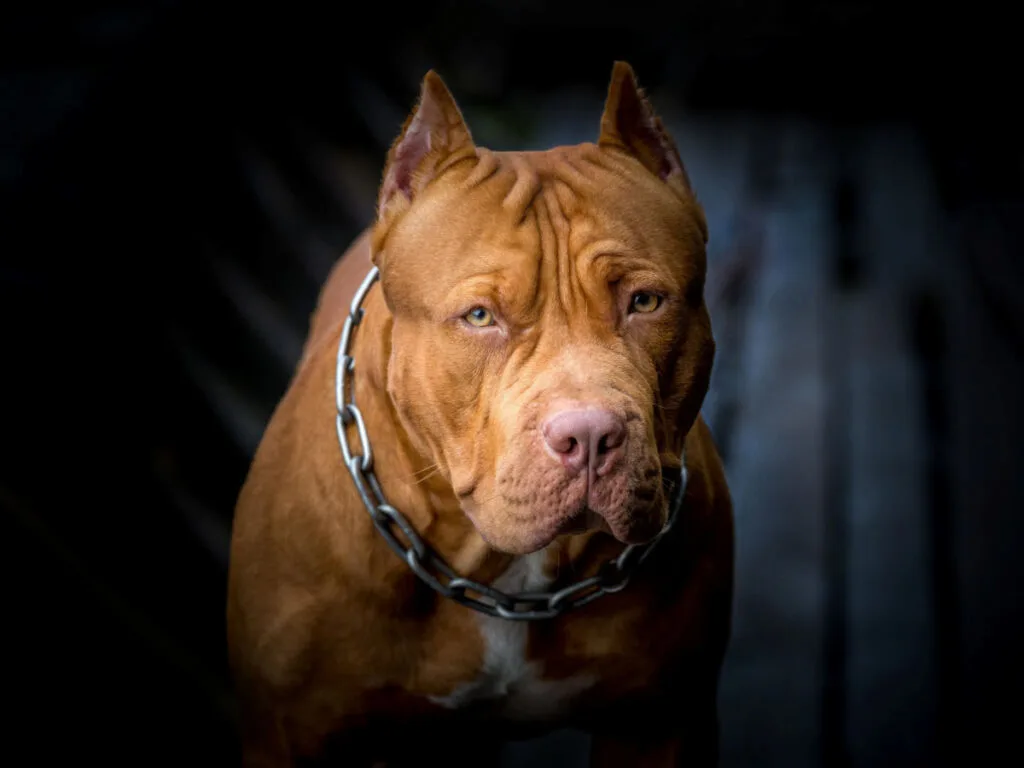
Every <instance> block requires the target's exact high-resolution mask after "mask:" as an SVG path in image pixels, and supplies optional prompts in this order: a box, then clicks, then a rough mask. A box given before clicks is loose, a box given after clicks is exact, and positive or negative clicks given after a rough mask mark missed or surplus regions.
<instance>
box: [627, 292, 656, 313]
mask: <svg viewBox="0 0 1024 768" xmlns="http://www.w3.org/2000/svg"><path fill="white" fill-rule="evenodd" d="M660 306H661V296H659V295H658V294H656V293H649V292H648V291H637V292H636V293H634V294H633V298H631V299H630V300H629V311H630V312H642V313H644V314H647V313H650V312H653V311H654V310H656V309H657V308H658V307H660Z"/></svg>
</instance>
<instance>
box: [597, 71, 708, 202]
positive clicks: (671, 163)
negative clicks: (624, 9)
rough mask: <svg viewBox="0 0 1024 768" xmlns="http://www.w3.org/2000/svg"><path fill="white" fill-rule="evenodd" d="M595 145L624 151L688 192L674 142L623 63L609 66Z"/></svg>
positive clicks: (681, 163) (634, 77) (684, 173)
mask: <svg viewBox="0 0 1024 768" xmlns="http://www.w3.org/2000/svg"><path fill="white" fill-rule="evenodd" d="M597 143H598V145H599V146H602V147H617V148H619V149H624V150H626V151H627V152H629V153H630V154H631V155H633V157H635V158H636V159H637V160H639V161H640V162H641V163H643V164H644V166H646V167H647V168H648V169H649V170H650V171H651V172H652V173H654V174H655V175H657V176H658V177H659V178H660V179H662V180H663V181H668V182H673V181H678V182H680V183H681V184H682V185H683V187H685V188H686V189H687V190H690V178H689V177H688V176H687V175H686V169H685V168H684V167H683V161H682V159H681V158H680V157H679V150H678V149H676V144H675V142H674V141H673V140H672V137H671V136H669V135H668V131H666V130H665V126H664V125H663V124H662V122H661V118H659V117H658V116H657V115H656V114H654V109H653V108H652V107H651V104H650V102H649V101H648V100H647V97H646V96H644V93H643V91H641V90H640V87H639V86H638V85H637V82H636V75H634V74H633V68H632V67H631V66H629V64H627V63H626V62H624V61H616V62H615V64H614V66H613V67H612V79H611V83H610V84H609V86H608V98H607V100H606V101H605V105H604V114H603V115H601V135H600V137H599V138H598V140H597ZM690 191H692V190H690Z"/></svg>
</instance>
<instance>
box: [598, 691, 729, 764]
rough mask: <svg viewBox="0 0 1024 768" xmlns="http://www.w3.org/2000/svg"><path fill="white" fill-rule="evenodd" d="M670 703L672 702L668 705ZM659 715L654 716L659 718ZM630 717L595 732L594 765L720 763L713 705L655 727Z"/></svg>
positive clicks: (716, 721) (715, 714) (716, 723)
mask: <svg viewBox="0 0 1024 768" xmlns="http://www.w3.org/2000/svg"><path fill="white" fill-rule="evenodd" d="M666 706H671V705H666ZM657 719H658V718H657V717H656V716H654V717H652V720H657ZM638 722H640V719H639V718H637V719H633V718H631V719H630V722H629V723H628V724H626V723H624V724H623V725H622V726H621V727H619V728H608V727H604V728H601V729H600V730H599V731H597V732H595V733H594V734H593V739H592V741H591V747H590V766H591V768H623V767H624V766H629V767H630V768H634V766H635V768H684V766H685V768H715V767H716V766H717V765H718V717H717V711H716V710H715V708H714V707H711V708H710V710H705V711H704V712H703V713H701V714H700V715H697V716H694V715H680V717H679V719H678V720H677V721H675V722H673V723H671V724H669V725H662V726H660V727H656V728H652V727H649V726H641V725H638V724H637V723H638Z"/></svg>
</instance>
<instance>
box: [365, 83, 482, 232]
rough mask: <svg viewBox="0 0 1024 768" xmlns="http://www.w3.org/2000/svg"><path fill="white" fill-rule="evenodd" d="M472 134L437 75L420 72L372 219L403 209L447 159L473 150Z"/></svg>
mask: <svg viewBox="0 0 1024 768" xmlns="http://www.w3.org/2000/svg"><path fill="white" fill-rule="evenodd" d="M475 151H476V150H475V148H474V146H473V137H472V136H471V135H470V133H469V128H468V127H467V126H466V121H465V120H464V119H463V117H462V112H461V111H459V107H458V105H457V104H456V103H455V99H454V98H452V94H451V92H450V91H449V90H448V87H447V86H446V85H445V84H444V81H443V80H441V78H440V76H439V75H438V74H437V73H436V72H434V70H430V71H429V72H427V74H426V76H425V77H424V78H423V86H422V89H421V91H420V99H419V103H418V104H417V105H416V108H415V109H414V110H413V111H412V114H410V115H409V117H408V118H407V119H406V121H405V125H403V126H402V131H401V133H399V135H398V138H397V139H395V143H394V144H392V145H391V150H390V151H389V152H388V157H387V162H386V163H385V166H384V178H383V181H382V182H381V186H380V196H379V198H378V201H377V220H378V221H383V220H384V219H385V217H391V216H393V215H394V214H396V213H398V212H400V211H402V210H404V209H405V208H407V207H408V206H409V204H410V203H411V202H412V200H413V199H414V198H415V197H416V195H417V194H419V193H420V192H421V191H422V190H423V188H424V187H426V186H427V184H429V183H430V182H431V180H432V179H434V178H435V177H437V176H438V175H439V174H440V173H441V172H442V171H443V170H444V168H445V166H446V165H448V164H450V163H451V162H453V161H455V160H458V159H461V158H462V157H464V156H465V155H466V154H467V153H473V152H475Z"/></svg>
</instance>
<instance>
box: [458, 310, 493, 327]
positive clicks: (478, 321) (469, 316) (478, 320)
mask: <svg viewBox="0 0 1024 768" xmlns="http://www.w3.org/2000/svg"><path fill="white" fill-rule="evenodd" d="M463 317H464V318H465V319H466V322H467V323H469V324H470V325H474V326H476V327H477V328H486V327H487V326H489V325H494V315H492V314H491V311H490V310H489V309H484V308H483V307H475V308H473V309H471V310H469V312H467V313H466V314H465V315H463Z"/></svg>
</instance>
